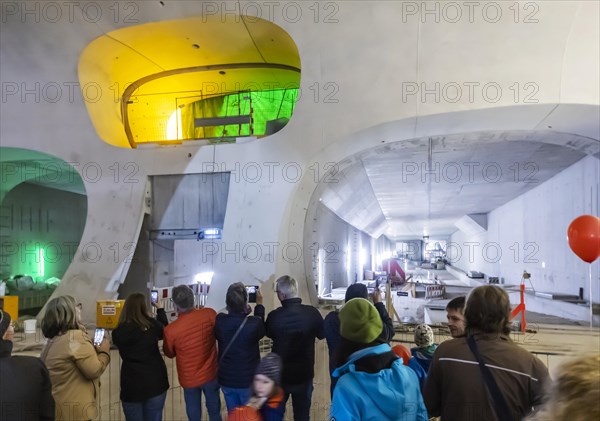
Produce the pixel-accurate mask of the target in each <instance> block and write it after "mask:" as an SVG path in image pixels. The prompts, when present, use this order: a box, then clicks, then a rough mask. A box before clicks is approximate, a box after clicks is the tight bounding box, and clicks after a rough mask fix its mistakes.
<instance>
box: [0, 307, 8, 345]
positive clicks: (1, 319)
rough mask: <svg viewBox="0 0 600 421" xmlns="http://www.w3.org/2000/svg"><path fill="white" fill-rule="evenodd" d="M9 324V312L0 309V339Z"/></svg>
mask: <svg viewBox="0 0 600 421" xmlns="http://www.w3.org/2000/svg"><path fill="white" fill-rule="evenodd" d="M9 326H10V314H8V313H6V312H5V311H2V310H0V339H2V337H3V336H4V334H5V333H6V331H7V330H8V327H9Z"/></svg>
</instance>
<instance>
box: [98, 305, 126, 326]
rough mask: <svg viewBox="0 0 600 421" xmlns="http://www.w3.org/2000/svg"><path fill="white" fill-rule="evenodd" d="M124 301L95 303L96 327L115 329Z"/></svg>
mask: <svg viewBox="0 0 600 421" xmlns="http://www.w3.org/2000/svg"><path fill="white" fill-rule="evenodd" d="M123 305H125V300H104V301H96V327H101V328H104V329H115V328H116V327H117V326H118V324H119V316H120V315H121V310H122V309H123Z"/></svg>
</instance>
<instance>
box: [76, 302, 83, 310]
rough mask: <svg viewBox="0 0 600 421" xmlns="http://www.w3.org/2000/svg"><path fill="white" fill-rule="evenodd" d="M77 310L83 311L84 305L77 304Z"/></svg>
mask: <svg viewBox="0 0 600 421" xmlns="http://www.w3.org/2000/svg"><path fill="white" fill-rule="evenodd" d="M75 308H77V310H82V309H83V304H81V303H77V304H76V305H75Z"/></svg>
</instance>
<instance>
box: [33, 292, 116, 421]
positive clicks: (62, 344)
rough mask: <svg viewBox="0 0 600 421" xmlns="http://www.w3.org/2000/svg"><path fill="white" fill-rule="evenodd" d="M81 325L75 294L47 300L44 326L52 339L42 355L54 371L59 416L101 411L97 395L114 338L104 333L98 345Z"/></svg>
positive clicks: (75, 417)
mask: <svg viewBox="0 0 600 421" xmlns="http://www.w3.org/2000/svg"><path fill="white" fill-rule="evenodd" d="M81 326H82V323H81V313H80V310H79V309H78V306H77V304H76V303H75V299H74V298H73V297H71V296H69V295H63V296H59V297H55V298H53V299H51V300H50V301H48V302H47V303H46V312H45V313H44V318H43V319H42V323H41V328H42V333H43V335H44V336H45V337H46V338H48V342H47V343H46V345H45V347H44V349H43V350H42V354H41V356H40V359H41V360H42V361H43V362H44V363H45V364H46V367H47V368H48V372H49V373H50V380H51V382H52V395H53V396H54V401H55V403H56V419H57V420H91V419H96V418H97V417H98V416H99V415H100V411H99V408H98V402H97V400H96V399H97V398H98V390H99V388H100V376H101V375H102V373H104V370H106V367H108V364H109V363H110V353H109V352H110V342H109V340H108V337H107V336H104V339H103V340H102V342H101V343H100V344H99V345H94V343H93V342H92V340H91V339H90V337H89V336H88V335H87V333H86V332H85V331H84V330H83V329H82V328H81Z"/></svg>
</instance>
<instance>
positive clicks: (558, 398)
mask: <svg viewBox="0 0 600 421" xmlns="http://www.w3.org/2000/svg"><path fill="white" fill-rule="evenodd" d="M598 397H600V355H586V356H583V357H578V358H577V359H572V360H569V361H567V362H565V363H564V364H562V365H561V366H560V367H559V368H558V370H557V373H556V376H555V380H554V381H553V382H552V383H551V384H550V388H549V393H548V396H547V397H546V405H545V406H544V408H543V409H542V410H541V411H540V412H539V413H537V414H536V415H535V416H533V417H532V418H531V419H532V420H537V421H542V420H543V421H546V420H569V421H587V420H598V419H600V401H599V400H598Z"/></svg>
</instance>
